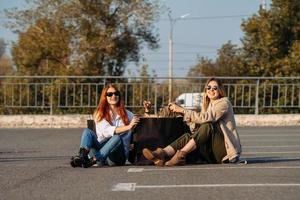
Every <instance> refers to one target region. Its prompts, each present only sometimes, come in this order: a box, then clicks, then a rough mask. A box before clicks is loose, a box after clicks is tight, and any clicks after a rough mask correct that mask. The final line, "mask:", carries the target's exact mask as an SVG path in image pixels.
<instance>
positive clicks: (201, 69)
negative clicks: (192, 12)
mask: <svg viewBox="0 0 300 200" xmlns="http://www.w3.org/2000/svg"><path fill="white" fill-rule="evenodd" d="M299 21H300V1H296V0H288V1H286V0H273V1H272V4H271V8H270V9H269V10H265V9H262V8H260V10H259V11H258V13H257V14H255V15H253V16H252V17H250V18H249V19H248V20H245V21H243V22H242V24H241V27H242V30H243V31H244V33H245V35H244V37H243V38H242V40H241V41H242V46H241V47H240V48H237V47H236V46H235V45H232V44H231V43H230V42H229V43H227V44H225V45H223V46H222V48H221V49H220V50H219V52H218V57H217V59H216V60H215V61H213V60H210V59H207V58H203V57H202V58H200V59H199V62H198V64H197V65H196V66H195V67H193V68H192V69H191V70H190V72H189V74H188V75H189V76H198V75H206V76H211V75H213V76H271V77H273V76H299V74H300V65H299V64H300V53H299V50H300V23H299Z"/></svg>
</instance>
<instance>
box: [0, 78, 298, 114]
mask: <svg viewBox="0 0 300 200" xmlns="http://www.w3.org/2000/svg"><path fill="white" fill-rule="evenodd" d="M217 78H219V79H220V80H221V81H222V82H223V84H224V87H225V90H226V92H227V95H228V97H229V98H230V100H231V102H232V105H233V107H234V109H235V112H236V113H252V114H253V113H255V114H259V113H278V112H280V113H299V110H300V77H279V78H274V77H263V78H262V77H217ZM207 79H208V77H197V78H196V77H193V78H182V77H180V78H179V77H174V78H173V81H172V82H173V85H172V88H173V91H172V94H169V92H168V77H151V78H149V77H112V76H34V77H32V76H0V113H1V114H37V113H43V114H47V113H48V114H64V113H90V112H91V110H93V109H95V107H96V106H97V104H98V101H99V98H100V95H101V90H102V88H103V87H104V86H105V85H106V84H107V83H113V84H115V85H117V87H118V88H119V89H120V90H121V92H122V95H123V96H122V98H123V100H124V102H125V106H126V107H127V108H128V109H131V110H133V111H136V112H138V111H139V110H141V109H142V107H143V106H142V102H143V100H145V99H147V100H150V101H151V102H152V104H153V107H154V112H156V111H157V110H158V109H159V108H161V107H163V106H165V105H167V104H168V102H169V97H170V95H171V97H170V99H172V100H173V101H175V99H176V97H178V96H179V95H180V94H183V93H201V92H202V91H203V88H204V84H205V81H206V80H207Z"/></svg>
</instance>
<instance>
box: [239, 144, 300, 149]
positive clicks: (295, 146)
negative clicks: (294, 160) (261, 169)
mask: <svg viewBox="0 0 300 200" xmlns="http://www.w3.org/2000/svg"><path fill="white" fill-rule="evenodd" d="M242 147H243V149H245V148H262V149H263V148H299V147H300V146H298V145H294V146H277V145H276V146H242Z"/></svg>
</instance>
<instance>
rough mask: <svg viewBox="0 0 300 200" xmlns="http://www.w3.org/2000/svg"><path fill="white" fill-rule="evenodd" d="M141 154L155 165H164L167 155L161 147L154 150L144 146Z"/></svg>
mask: <svg viewBox="0 0 300 200" xmlns="http://www.w3.org/2000/svg"><path fill="white" fill-rule="evenodd" d="M143 155H144V157H145V158H146V159H147V160H150V161H152V162H153V163H154V164H155V165H157V166H164V164H165V161H166V157H167V154H166V152H165V151H164V150H163V149H162V148H157V149H156V150H155V151H151V150H149V149H147V148H145V149H143Z"/></svg>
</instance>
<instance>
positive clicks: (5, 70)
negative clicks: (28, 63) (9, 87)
mask: <svg viewBox="0 0 300 200" xmlns="http://www.w3.org/2000/svg"><path fill="white" fill-rule="evenodd" d="M12 74H13V68H12V61H11V58H10V57H9V56H8V55H6V54H4V55H2V56H1V57H0V75H1V76H5V75H12Z"/></svg>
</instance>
